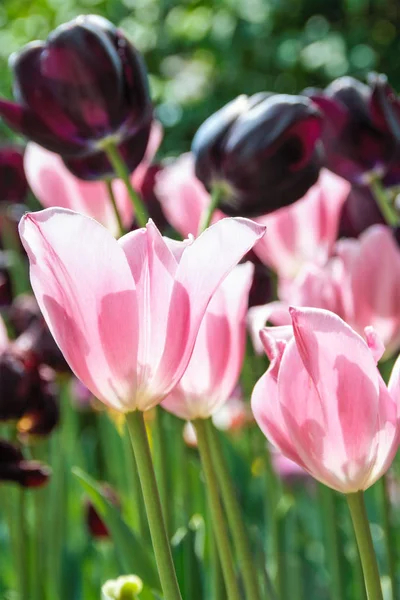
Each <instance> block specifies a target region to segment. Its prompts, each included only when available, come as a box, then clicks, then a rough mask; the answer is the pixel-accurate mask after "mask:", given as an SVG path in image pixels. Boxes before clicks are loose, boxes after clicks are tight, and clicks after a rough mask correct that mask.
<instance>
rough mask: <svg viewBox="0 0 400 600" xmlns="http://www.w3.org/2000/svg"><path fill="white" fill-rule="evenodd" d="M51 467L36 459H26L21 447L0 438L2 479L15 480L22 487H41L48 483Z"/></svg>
mask: <svg viewBox="0 0 400 600" xmlns="http://www.w3.org/2000/svg"><path fill="white" fill-rule="evenodd" d="M50 474H51V471H50V469H49V467H47V466H46V465H44V464H43V463H40V462H38V461H34V460H25V459H24V456H23V454H22V452H21V450H20V449H19V448H17V447H16V446H13V445H12V444H10V443H9V442H6V441H5V440H0V481H13V482H15V483H18V484H19V485H20V486H22V487H29V488H33V487H41V486H42V485H44V484H46V483H47V481H48V479H49V477H50Z"/></svg>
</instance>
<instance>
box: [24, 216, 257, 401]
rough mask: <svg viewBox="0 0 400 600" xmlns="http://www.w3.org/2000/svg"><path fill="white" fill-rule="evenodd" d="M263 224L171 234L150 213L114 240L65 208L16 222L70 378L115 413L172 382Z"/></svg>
mask: <svg viewBox="0 0 400 600" xmlns="http://www.w3.org/2000/svg"><path fill="white" fill-rule="evenodd" d="M264 231H265V228H264V227H263V226H260V225H257V224H256V223H253V222H252V221H248V220H246V219H224V220H223V221H221V222H220V223H217V224H216V225H214V226H213V227H210V228H209V229H207V231H205V232H204V233H203V234H202V235H201V236H199V238H198V239H196V240H195V241H193V240H186V241H184V242H176V241H173V240H169V239H168V238H163V237H162V236H161V234H160V232H159V231H158V229H157V228H156V227H155V225H154V224H153V223H152V222H151V221H149V223H148V225H147V227H146V228H143V229H138V230H136V231H134V232H131V233H129V234H127V235H125V236H124V237H122V238H121V239H120V240H119V241H117V240H115V239H114V238H113V237H112V235H111V234H110V233H109V232H108V231H107V230H106V229H105V228H104V227H103V226H102V225H100V224H99V223H97V222H96V221H94V220H93V219H90V218H88V217H86V216H83V215H80V214H77V213H74V212H72V211H69V210H65V209H47V210H43V211H41V212H37V213H31V214H27V215H25V216H24V217H23V219H22V220H21V223H20V235H21V239H22V242H23V244H24V247H25V249H26V251H27V253H28V257H29V260H30V274H31V282H32V287H33V290H34V292H35V295H36V298H37V301H38V303H39V306H40V309H41V311H42V313H43V315H44V318H45V319H46V321H47V324H48V326H49V328H50V331H51V332H52V334H53V336H54V338H55V340H56V342H57V344H58V345H59V347H60V348H61V350H62V352H63V354H64V356H65V358H66V360H67V362H68V363H69V365H70V367H71V369H72V370H73V372H74V373H75V374H76V376H77V377H78V378H79V379H80V380H81V381H82V382H83V383H84V384H85V385H86V387H87V388H88V389H89V390H90V391H91V392H92V393H93V394H94V395H95V396H97V397H98V398H99V399H100V400H101V401H103V402H104V403H106V404H107V405H109V406H110V407H113V408H115V409H116V410H119V411H121V412H128V411H132V410H135V409H139V410H147V409H149V408H151V407H152V406H155V405H156V404H158V403H159V402H161V400H163V398H164V397H165V396H166V395H167V394H168V393H169V392H170V391H171V389H172V388H173V387H174V386H175V385H176V384H177V383H178V381H179V379H180V378H181V377H182V375H183V373H184V371H185V369H186V367H187V364H188V362H189V359H190V356H191V353H192V351H193V347H194V344H195V341H196V336H197V333H198V330H199V327H200V324H201V320H202V318H203V316H204V313H205V310H206V308H207V305H208V303H209V301H210V299H211V297H212V296H213V294H214V292H215V290H216V289H217V287H218V286H219V284H220V283H221V282H222V280H223V279H224V277H225V276H226V275H227V274H228V272H229V271H230V270H231V269H232V268H233V267H234V266H235V265H236V264H237V262H238V261H239V260H240V259H241V258H242V256H243V255H244V254H245V253H246V252H248V250H249V249H250V248H251V247H252V246H253V245H254V244H255V243H256V242H257V241H258V240H259V239H260V237H261V236H262V235H263V234H264Z"/></svg>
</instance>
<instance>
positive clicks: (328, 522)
mask: <svg viewBox="0 0 400 600" xmlns="http://www.w3.org/2000/svg"><path fill="white" fill-rule="evenodd" d="M318 491H319V500H320V506H321V508H322V521H323V522H322V527H323V530H324V533H325V543H326V548H327V552H326V555H327V560H328V563H329V564H328V567H329V573H330V576H331V583H332V593H331V598H333V600H343V598H344V597H345V594H344V588H343V577H342V568H341V560H340V556H341V552H342V551H341V549H340V542H339V535H338V529H337V511H336V504H335V496H334V492H333V490H330V489H329V488H327V487H325V486H323V485H318Z"/></svg>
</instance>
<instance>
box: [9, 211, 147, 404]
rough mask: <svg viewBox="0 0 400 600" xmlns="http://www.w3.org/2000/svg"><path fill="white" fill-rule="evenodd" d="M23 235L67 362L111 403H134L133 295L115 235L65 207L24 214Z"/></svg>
mask: <svg viewBox="0 0 400 600" xmlns="http://www.w3.org/2000/svg"><path fill="white" fill-rule="evenodd" d="M20 235H21V239H22V242H23V244H24V247H25V249H26V251H27V253H28V256H29V259H30V269H31V271H30V272H31V282H32V287H33V290H34V292H35V295H36V298H37V300H38V303H39V306H40V309H41V311H42V313H43V315H44V317H45V319H46V321H47V324H48V326H49V328H50V330H51V332H52V334H53V336H54V338H55V340H56V342H57V344H58V345H59V347H60V349H61V351H62V352H63V354H64V356H65V358H66V360H67V361H68V363H69V365H70V367H71V369H72V370H73V371H74V373H75V374H76V375H77V377H79V379H81V380H82V381H83V383H84V384H85V385H86V386H87V387H88V388H89V389H90V390H91V392H92V393H93V394H95V395H96V396H97V397H98V398H99V399H101V400H102V401H103V402H105V403H106V404H108V405H109V406H112V407H114V408H116V409H117V410H122V411H125V410H132V409H134V408H135V406H134V405H133V406H132V401H134V398H135V393H136V376H135V373H136V362H137V335H138V333H137V332H138V311H137V300H136V292H135V282H134V280H133V278H132V275H131V272H130V269H129V265H128V262H127V260H126V258H125V255H124V253H123V252H122V251H121V249H120V247H119V245H118V243H117V241H116V240H115V239H114V238H113V237H112V236H111V234H109V233H108V231H107V230H106V229H104V227H102V226H101V225H100V224H99V223H97V222H96V221H94V220H92V219H90V218H88V217H85V216H83V215H79V214H78V213H74V212H72V211H69V210H65V209H47V210H43V211H41V212H37V213H31V214H27V215H25V217H24V218H23V219H22V221H21V223H20Z"/></svg>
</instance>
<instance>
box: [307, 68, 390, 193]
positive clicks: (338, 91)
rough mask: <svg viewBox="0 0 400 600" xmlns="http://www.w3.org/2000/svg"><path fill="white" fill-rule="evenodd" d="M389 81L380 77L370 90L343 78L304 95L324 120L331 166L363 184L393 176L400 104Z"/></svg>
mask: <svg viewBox="0 0 400 600" xmlns="http://www.w3.org/2000/svg"><path fill="white" fill-rule="evenodd" d="M383 81H386V80H385V79H384V76H375V77H373V78H372V77H371V78H370V85H366V84H364V83H361V82H360V81H358V80H357V79H354V78H353V77H340V78H339V79H336V80H335V81H333V82H332V83H331V84H330V85H329V86H328V87H327V88H326V89H325V90H323V91H322V90H313V89H307V90H305V91H304V93H305V94H306V95H307V96H308V97H310V98H311V99H312V100H313V102H315V103H316V104H317V105H318V107H319V109H320V110H321V112H322V113H323V115H324V128H323V132H322V141H323V145H324V154H325V164H326V166H327V167H328V168H329V169H330V170H331V171H334V172H335V173H337V174H338V175H340V176H341V177H344V178H345V179H348V180H349V181H351V182H352V183H355V184H358V185H360V184H366V183H368V180H369V177H370V176H371V174H376V175H378V176H380V177H382V176H383V175H384V174H385V173H386V172H387V171H388V169H389V167H390V165H391V164H392V163H393V161H394V159H395V155H396V149H397V146H398V142H399V141H400V135H399V133H400V132H399V121H398V112H399V111H398V107H397V103H395V102H392V100H391V97H392V96H391V94H390V93H389V87H388V86H387V84H385V85H384V84H383Z"/></svg>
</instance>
